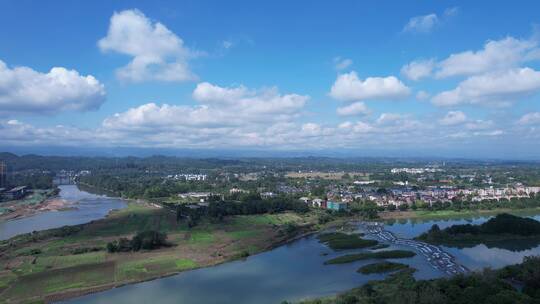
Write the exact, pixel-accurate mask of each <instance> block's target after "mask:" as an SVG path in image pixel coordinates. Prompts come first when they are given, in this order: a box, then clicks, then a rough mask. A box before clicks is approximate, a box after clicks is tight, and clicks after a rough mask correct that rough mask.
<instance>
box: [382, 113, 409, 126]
mask: <svg viewBox="0 0 540 304" xmlns="http://www.w3.org/2000/svg"><path fill="white" fill-rule="evenodd" d="M401 119H403V116H402V115H401V114H396V113H382V114H381V115H380V116H379V118H377V121H376V122H377V124H379V125H384V124H390V123H394V122H396V121H399V120H401Z"/></svg>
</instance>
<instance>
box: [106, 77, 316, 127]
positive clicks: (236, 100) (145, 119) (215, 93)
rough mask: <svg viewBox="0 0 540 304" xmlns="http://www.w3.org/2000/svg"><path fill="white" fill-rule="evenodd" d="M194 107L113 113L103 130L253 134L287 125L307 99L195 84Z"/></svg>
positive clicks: (144, 107)
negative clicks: (280, 124)
mask: <svg viewBox="0 0 540 304" xmlns="http://www.w3.org/2000/svg"><path fill="white" fill-rule="evenodd" d="M192 95H193V98H194V99H195V100H196V101H197V102H198V103H199V105H196V106H180V105H168V104H163V105H157V104H155V103H148V104H144V105H141V106H139V107H135V108H131V109H129V110H127V111H125V112H123V113H117V114H115V115H113V116H111V117H109V118H107V119H105V120H104V122H103V127H104V128H107V129H111V130H120V131H137V132H140V131H145V130H148V131H152V132H155V131H157V130H162V129H163V130H176V131H178V130H190V129H196V130H192V131H188V132H192V134H196V133H198V132H201V129H204V130H205V132H207V133H214V134H215V133H216V132H217V133H219V134H221V133H223V132H226V130H229V131H235V132H253V131H254V130H259V129H261V128H264V126H265V125H268V124H273V123H283V122H289V121H291V120H292V119H293V118H294V117H296V116H297V115H298V114H299V112H300V111H301V110H302V109H303V107H304V105H305V103H306V102H307V101H308V100H309V96H304V95H298V94H285V95H282V94H279V92H278V90H277V89H276V88H271V89H263V90H251V89H248V88H246V87H244V86H238V87H220V86H217V85H213V84H210V83H208V82H203V83H199V84H198V85H197V87H196V88H195V90H194V91H193V94H192Z"/></svg>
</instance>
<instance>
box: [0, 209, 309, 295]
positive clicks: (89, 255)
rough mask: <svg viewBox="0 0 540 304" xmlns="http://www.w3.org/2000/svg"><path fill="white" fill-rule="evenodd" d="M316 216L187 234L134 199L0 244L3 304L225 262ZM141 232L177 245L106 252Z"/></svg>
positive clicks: (237, 220) (284, 236)
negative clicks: (101, 215) (98, 216)
mask: <svg viewBox="0 0 540 304" xmlns="http://www.w3.org/2000/svg"><path fill="white" fill-rule="evenodd" d="M317 219H318V217H317V215H316V214H312V213H308V214H306V215H297V214H294V213H280V214H264V215H249V216H232V217H226V218H225V219H224V220H223V221H219V222H218V221H211V220H208V219H204V220H201V222H200V223H199V224H198V225H197V226H195V227H193V228H191V229H189V228H188V227H187V224H186V223H184V222H178V223H177V222H176V215H175V214H174V213H173V212H171V211H169V210H167V209H164V208H157V207H155V206H152V205H149V204H140V203H135V202H132V203H129V204H128V207H127V208H125V209H122V210H117V211H113V212H112V213H111V214H109V216H108V217H107V218H105V219H102V220H98V221H94V222H91V223H88V224H83V225H77V226H70V227H69V228H58V229H52V230H47V231H41V232H37V233H34V234H26V235H20V236H17V237H15V238H12V239H10V240H7V241H2V242H0V264H1V265H3V266H4V267H3V269H2V270H1V271H0V299H1V301H0V302H6V303H19V302H31V301H38V302H39V301H46V302H48V301H53V300H54V301H57V300H61V299H65V298H69V297H73V296H78V295H82V294H85V293H89V292H94V291H98V290H103V289H108V288H112V287H114V286H119V285H123V284H126V283H133V282H139V281H144V280H149V279H153V278H159V277H163V276H167V275H171V274H174V273H178V272H181V271H184V270H189V269H193V268H198V267H205V266H210V265H215V264H218V263H223V262H225V261H229V260H233V259H236V258H239V257H245V256H246V255H250V254H255V253H258V252H260V251H263V250H266V249H269V248H271V247H273V246H274V245H275V244H278V243H282V242H284V241H286V240H288V239H290V238H291V237H293V235H291V234H290V233H289V232H287V230H286V229H285V228H286V226H287V225H288V224H295V225H297V226H299V227H300V229H299V230H298V233H302V232H307V231H311V230H312V229H314V226H315V225H316V223H317ZM143 230H159V231H162V232H166V233H167V235H168V240H169V241H170V242H171V243H172V245H173V246H171V247H167V248H162V249H158V250H153V251H140V252H125V253H108V252H107V251H106V249H105V247H106V244H107V242H109V241H113V240H117V239H119V238H120V237H126V238H131V237H132V236H133V235H134V234H135V233H136V232H138V231H143ZM77 253H78V254H77Z"/></svg>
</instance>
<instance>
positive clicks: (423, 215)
mask: <svg viewBox="0 0 540 304" xmlns="http://www.w3.org/2000/svg"><path fill="white" fill-rule="evenodd" d="M499 213H510V214H515V215H527V214H539V213H540V208H538V207H537V208H524V209H509V208H498V209H491V210H460V211H454V210H437V211H429V210H417V211H412V210H411V211H382V212H379V217H380V218H381V219H383V220H399V219H420V220H437V219H459V218H463V217H478V216H493V215H497V214H499Z"/></svg>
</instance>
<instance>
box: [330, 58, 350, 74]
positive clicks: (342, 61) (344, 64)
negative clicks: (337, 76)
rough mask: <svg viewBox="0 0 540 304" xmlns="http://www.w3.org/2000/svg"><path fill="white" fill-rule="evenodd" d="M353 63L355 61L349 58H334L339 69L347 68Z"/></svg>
mask: <svg viewBox="0 0 540 304" xmlns="http://www.w3.org/2000/svg"><path fill="white" fill-rule="evenodd" d="M352 64H353V61H352V60H351V59H349V58H341V57H335V58H334V68H335V69H336V70H338V71H341V70H345V69H346V68H348V67H350V66H351V65H352Z"/></svg>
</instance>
